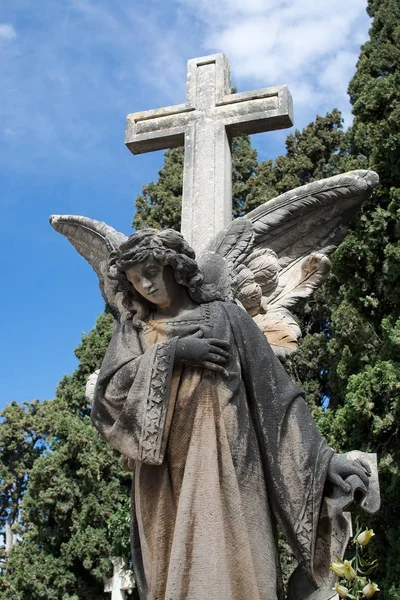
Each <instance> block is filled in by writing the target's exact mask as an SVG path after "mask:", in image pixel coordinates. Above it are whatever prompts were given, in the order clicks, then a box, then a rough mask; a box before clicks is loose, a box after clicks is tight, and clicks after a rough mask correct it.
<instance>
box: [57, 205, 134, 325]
mask: <svg viewBox="0 0 400 600" xmlns="http://www.w3.org/2000/svg"><path fill="white" fill-rule="evenodd" d="M50 223H51V225H52V226H53V227H54V229H55V230H56V231H58V232H59V233H62V235H65V237H66V238H68V240H69V241H70V242H71V244H72V245H73V246H74V247H75V248H76V250H77V251H78V252H79V254H80V255H81V256H83V257H84V258H85V259H86V260H87V261H88V263H89V264H90V265H91V266H92V267H93V269H94V271H95V273H96V275H97V277H98V278H99V285H100V290H101V293H102V296H103V298H104V300H105V302H106V303H107V304H108V305H109V306H110V307H111V308H112V309H113V310H114V311H115V312H116V313H117V314H120V313H121V309H122V307H121V303H120V298H119V296H120V293H119V292H117V282H116V281H114V280H113V279H110V277H109V276H108V258H109V256H110V253H111V252H113V251H115V250H117V249H118V248H119V246H120V245H121V244H122V242H124V241H125V240H126V239H127V236H126V235H124V234H123V233H119V232H118V231H116V230H115V229H113V228H112V227H110V226H109V225H107V224H106V223H103V222H101V221H95V220H94V219H89V218H87V217H82V216H80V215H53V216H51V217H50Z"/></svg>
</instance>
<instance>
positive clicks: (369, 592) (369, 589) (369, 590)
mask: <svg viewBox="0 0 400 600" xmlns="http://www.w3.org/2000/svg"><path fill="white" fill-rule="evenodd" d="M375 592H379V588H378V586H377V584H376V583H373V582H372V581H368V583H367V585H366V586H365V587H363V589H362V593H363V594H364V596H365V597H366V598H372V596H373V595H374V594H375Z"/></svg>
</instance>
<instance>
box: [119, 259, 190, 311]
mask: <svg viewBox="0 0 400 600" xmlns="http://www.w3.org/2000/svg"><path fill="white" fill-rule="evenodd" d="M126 277H127V279H128V281H130V282H131V284H132V285H133V287H134V288H135V290H136V291H137V292H138V293H139V294H140V295H141V296H143V298H145V299H146V300H148V301H149V302H152V303H153V304H155V305H157V306H159V307H160V308H167V307H168V306H169V305H170V303H171V300H172V299H173V298H174V297H175V296H176V294H177V293H179V288H180V286H179V284H178V283H177V282H176V280H175V277H174V272H173V269H172V268H171V267H168V266H166V267H165V266H163V265H160V264H159V263H157V262H156V261H155V260H154V259H153V258H151V257H150V258H148V259H147V260H145V261H144V262H142V263H139V264H137V265H134V266H133V267H131V268H130V269H128V270H127V271H126Z"/></svg>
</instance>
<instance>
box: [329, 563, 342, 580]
mask: <svg viewBox="0 0 400 600" xmlns="http://www.w3.org/2000/svg"><path fill="white" fill-rule="evenodd" d="M329 569H330V570H331V571H333V572H334V573H336V575H339V577H344V563H343V561H341V560H337V561H335V562H331V564H330V566H329Z"/></svg>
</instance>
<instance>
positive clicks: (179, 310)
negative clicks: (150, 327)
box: [152, 286, 198, 319]
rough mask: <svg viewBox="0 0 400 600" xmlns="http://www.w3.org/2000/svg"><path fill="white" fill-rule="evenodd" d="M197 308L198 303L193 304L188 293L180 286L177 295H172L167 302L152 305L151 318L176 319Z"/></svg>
mask: <svg viewBox="0 0 400 600" xmlns="http://www.w3.org/2000/svg"><path fill="white" fill-rule="evenodd" d="M197 307H198V303H197V302H194V301H193V300H192V298H191V297H190V295H189V293H188V291H187V290H186V289H185V288H183V287H182V286H180V290H179V294H175V295H172V296H171V297H169V298H168V301H167V300H166V302H165V303H164V304H162V305H157V306H156V305H154V309H153V313H152V316H153V318H155V319H157V318H160V319H165V317H172V318H174V317H177V316H178V315H182V314H184V313H187V312H191V311H192V310H195V309H196V308H197Z"/></svg>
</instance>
